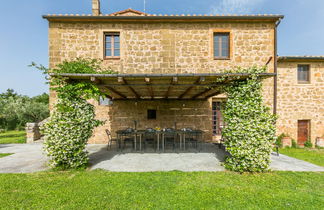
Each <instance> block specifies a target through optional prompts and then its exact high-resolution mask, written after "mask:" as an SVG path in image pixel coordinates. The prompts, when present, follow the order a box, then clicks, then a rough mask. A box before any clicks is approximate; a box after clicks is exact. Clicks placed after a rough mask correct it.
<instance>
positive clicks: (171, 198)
mask: <svg viewBox="0 0 324 210" xmlns="http://www.w3.org/2000/svg"><path fill="white" fill-rule="evenodd" d="M323 189H324V173H319V172H318V173H316V172H313V173H311V172H272V173H266V174H243V175H240V174H237V173H232V172H216V173H215V172H193V173H184V172H176V171H174V172H152V173H113V172H107V171H102V170H95V171H69V172H42V173H33V174H0V195H1V199H0V207H1V208H5V209H6V208H10V209H26V208H28V209H216V208H217V209H322V208H323V206H324V191H323Z"/></svg>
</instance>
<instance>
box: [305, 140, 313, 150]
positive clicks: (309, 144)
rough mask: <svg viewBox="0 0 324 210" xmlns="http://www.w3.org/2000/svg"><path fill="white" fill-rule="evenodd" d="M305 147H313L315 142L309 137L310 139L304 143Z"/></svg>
mask: <svg viewBox="0 0 324 210" xmlns="http://www.w3.org/2000/svg"><path fill="white" fill-rule="evenodd" d="M304 147H306V148H312V147H313V144H312V142H311V141H310V140H309V139H308V140H307V141H306V142H305V143H304Z"/></svg>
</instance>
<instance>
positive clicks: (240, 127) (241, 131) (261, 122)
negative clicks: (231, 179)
mask: <svg viewBox="0 0 324 210" xmlns="http://www.w3.org/2000/svg"><path fill="white" fill-rule="evenodd" d="M264 71H265V69H264V68H250V69H239V70H238V72H240V73H251V74H252V76H251V77H249V78H248V79H246V80H239V81H234V82H232V83H230V84H229V85H228V86H226V89H225V91H226V93H227V95H228V100H227V102H226V104H225V109H224V110H223V116H224V121H225V124H226V127H225V128H224V129H223V132H222V135H223V136H224V138H225V139H226V141H225V146H226V149H227V151H228V152H229V153H230V154H231V156H230V157H228V158H227V159H226V161H225V167H226V168H227V169H229V170H233V171H238V172H245V171H248V172H263V171H267V170H268V168H269V164H270V154H271V152H272V144H273V143H274V141H275V139H276V137H275V119H276V117H275V116H274V115H273V114H271V113H270V110H269V108H268V107H266V106H265V105H264V104H263V99H262V81H261V79H260V78H259V77H258V76H257V74H258V73H262V72H264Z"/></svg>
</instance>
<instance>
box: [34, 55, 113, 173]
mask: <svg viewBox="0 0 324 210" xmlns="http://www.w3.org/2000/svg"><path fill="white" fill-rule="evenodd" d="M31 66H34V67H36V68H37V69H39V70H41V71H43V73H44V74H45V75H47V79H48V83H49V85H50V88H51V90H52V91H55V93H56V94H57V100H56V104H55V106H54V109H53V110H52V113H51V116H50V118H49V120H48V121H47V122H46V123H45V124H44V125H43V127H42V128H41V129H42V132H43V134H44V137H45V138H44V139H45V141H44V151H45V152H46V154H47V155H48V156H49V158H50V164H51V166H52V167H54V168H61V169H69V168H81V167H85V166H86V165H87V163H88V153H87V151H86V148H85V147H86V144H87V141H88V139H89V138H90V137H91V135H92V133H93V129H94V128H95V127H97V126H99V125H101V124H103V122H102V121H99V120H96V119H95V109H94V106H93V105H91V104H89V103H88V102H87V99H91V98H98V97H99V96H101V95H102V93H101V91H100V90H99V88H98V87H97V86H96V85H94V84H92V83H90V82H80V81H71V80H69V79H68V78H66V77H64V76H62V75H61V76H60V75H58V74H65V73H88V74H98V73H102V74H113V73H115V72H114V71H112V70H111V69H102V68H101V62H100V61H99V60H95V59H81V58H77V59H75V60H72V61H64V62H63V63H61V64H59V65H57V66H56V68H54V69H47V68H45V67H44V66H42V65H41V66H38V65H36V64H35V63H32V65H31ZM51 75H52V76H51Z"/></svg>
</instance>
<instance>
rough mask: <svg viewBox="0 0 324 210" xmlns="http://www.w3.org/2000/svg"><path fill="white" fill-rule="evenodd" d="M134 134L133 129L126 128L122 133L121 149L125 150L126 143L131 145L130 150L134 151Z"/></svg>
mask: <svg viewBox="0 0 324 210" xmlns="http://www.w3.org/2000/svg"><path fill="white" fill-rule="evenodd" d="M134 132H135V130H134V129H133V128H127V129H126V130H125V131H124V132H123V137H124V138H123V149H125V147H126V145H127V143H131V144H132V148H133V149H134V146H135V138H134Z"/></svg>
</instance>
